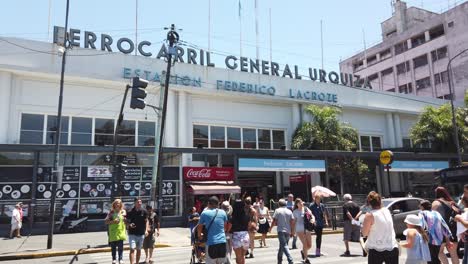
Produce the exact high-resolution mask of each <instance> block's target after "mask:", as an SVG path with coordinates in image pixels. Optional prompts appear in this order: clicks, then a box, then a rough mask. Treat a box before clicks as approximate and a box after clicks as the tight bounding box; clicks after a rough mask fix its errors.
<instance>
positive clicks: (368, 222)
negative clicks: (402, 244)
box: [361, 191, 398, 264]
mask: <svg viewBox="0 0 468 264" xmlns="http://www.w3.org/2000/svg"><path fill="white" fill-rule="evenodd" d="M367 201H368V202H369V204H370V206H371V207H372V211H370V212H369V213H366V216H365V217H364V223H363V226H362V230H361V232H362V235H363V236H367V242H366V248H367V251H368V252H369V254H368V258H367V263H369V264H382V263H384V262H385V263H386V264H398V243H397V241H396V239H395V230H394V229H393V220H392V215H391V214H390V211H388V209H387V208H385V207H382V198H381V197H380V194H378V193H377V192H374V191H372V192H370V193H369V195H368V196H367Z"/></svg>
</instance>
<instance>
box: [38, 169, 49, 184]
mask: <svg viewBox="0 0 468 264" xmlns="http://www.w3.org/2000/svg"><path fill="white" fill-rule="evenodd" d="M37 181H38V182H51V181H52V167H39V168H37Z"/></svg>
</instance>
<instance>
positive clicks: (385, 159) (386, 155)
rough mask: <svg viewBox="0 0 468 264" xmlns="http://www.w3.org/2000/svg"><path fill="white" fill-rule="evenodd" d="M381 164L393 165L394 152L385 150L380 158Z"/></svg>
mask: <svg viewBox="0 0 468 264" xmlns="http://www.w3.org/2000/svg"><path fill="white" fill-rule="evenodd" d="M379 160H380V163H382V164H383V165H389V164H392V162H393V152H391V151H390V150H384V151H382V152H380V157H379Z"/></svg>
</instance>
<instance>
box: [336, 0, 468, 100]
mask: <svg viewBox="0 0 468 264" xmlns="http://www.w3.org/2000/svg"><path fill="white" fill-rule="evenodd" d="M381 28H382V42H381V43H379V44H377V45H375V46H372V47H370V48H368V49H366V50H364V51H362V52H360V53H358V54H355V55H354V56H352V57H350V58H348V59H345V60H343V61H342V62H341V63H340V70H341V72H345V73H353V74H356V75H360V76H361V77H367V78H368V79H369V80H370V82H371V85H372V89H375V90H381V91H387V92H395V93H405V94H413V95H417V96H425V97H436V98H440V99H450V98H451V93H450V91H449V86H448V73H447V65H448V63H449V60H450V58H453V57H454V56H456V55H457V54H459V53H460V52H462V51H463V50H466V49H468V30H467V28H468V2H464V3H462V4H459V5H457V6H456V7H454V8H452V9H450V10H447V11H446V12H443V13H440V14H439V13H434V12H431V11H428V10H424V9H421V8H418V7H409V8H408V7H407V4H406V3H405V2H403V1H399V0H396V1H395V2H394V11H393V15H392V17H391V18H389V19H387V20H386V21H384V22H382V23H381ZM467 71H468V52H465V53H463V54H462V55H460V56H459V57H457V58H456V59H454V60H453V62H452V71H451V73H452V75H451V77H452V85H453V87H454V98H455V100H463V98H464V95H465V90H466V89H467V88H468V74H467Z"/></svg>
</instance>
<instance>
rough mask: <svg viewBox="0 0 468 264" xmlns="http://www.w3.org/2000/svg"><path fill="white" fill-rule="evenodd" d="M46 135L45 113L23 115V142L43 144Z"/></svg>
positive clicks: (21, 137) (21, 136)
mask: <svg viewBox="0 0 468 264" xmlns="http://www.w3.org/2000/svg"><path fill="white" fill-rule="evenodd" d="M43 135H44V115H34V114H22V115H21V132H20V143H21V144H42V142H43V139H42V138H43Z"/></svg>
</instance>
